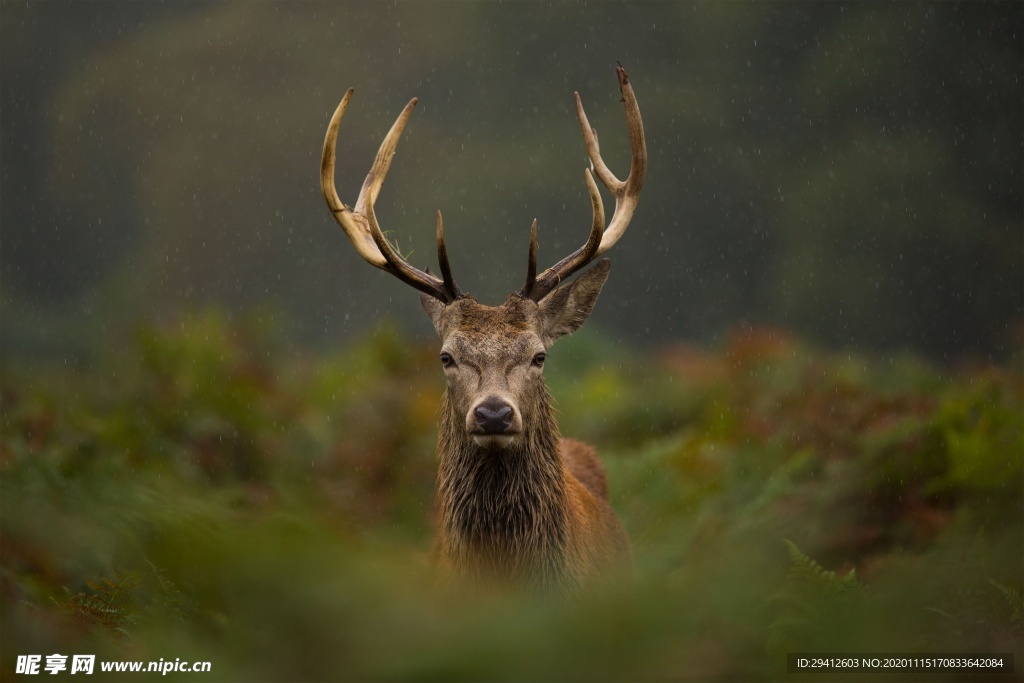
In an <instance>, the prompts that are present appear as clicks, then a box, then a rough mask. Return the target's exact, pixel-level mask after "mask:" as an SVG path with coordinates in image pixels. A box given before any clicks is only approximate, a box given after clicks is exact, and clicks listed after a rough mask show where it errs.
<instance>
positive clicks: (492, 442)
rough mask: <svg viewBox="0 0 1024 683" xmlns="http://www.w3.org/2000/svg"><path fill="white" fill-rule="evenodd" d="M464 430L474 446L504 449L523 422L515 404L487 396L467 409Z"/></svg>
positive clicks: (494, 396)
mask: <svg viewBox="0 0 1024 683" xmlns="http://www.w3.org/2000/svg"><path fill="white" fill-rule="evenodd" d="M466 428H467V430H468V431H469V433H470V435H471V436H472V437H473V441H474V442H475V443H476V445H478V446H481V447H483V448H505V447H506V446H508V445H509V444H510V443H512V440H513V439H514V438H515V436H516V435H517V434H519V433H520V432H521V431H522V428H523V421H522V418H521V417H520V415H519V411H518V410H516V407H515V404H513V403H512V402H511V401H508V400H506V399H504V398H502V397H501V396H496V395H493V396H487V397H485V398H484V399H483V400H481V401H478V402H477V403H476V404H474V405H473V407H472V408H470V409H469V413H468V414H467V415H466Z"/></svg>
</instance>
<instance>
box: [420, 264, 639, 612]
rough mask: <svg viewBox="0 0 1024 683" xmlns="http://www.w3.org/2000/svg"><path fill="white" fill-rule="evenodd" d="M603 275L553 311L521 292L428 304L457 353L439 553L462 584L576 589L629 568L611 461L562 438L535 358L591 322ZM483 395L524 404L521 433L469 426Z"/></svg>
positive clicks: (564, 294)
mask: <svg viewBox="0 0 1024 683" xmlns="http://www.w3.org/2000/svg"><path fill="white" fill-rule="evenodd" d="M595 271H597V272H595ZM607 271H608V269H607V266H604V267H603V268H601V269H597V268H595V269H594V270H593V271H591V272H590V273H588V274H586V275H584V276H583V277H581V278H580V279H578V280H577V281H576V282H574V283H572V284H571V285H568V286H566V287H564V288H563V289H561V290H556V292H558V293H559V295H560V296H559V298H558V299H557V301H555V303H554V304H549V305H547V306H546V305H545V304H546V303H547V300H546V299H545V300H542V301H541V302H540V304H536V303H534V302H532V301H530V300H528V299H525V298H523V297H520V296H518V295H512V296H510V297H509V298H508V300H506V302H505V303H504V304H503V305H502V306H497V307H488V306H483V305H481V304H479V303H477V302H476V301H475V300H473V299H471V298H468V297H467V298H463V299H459V300H457V301H455V302H453V303H451V304H449V305H447V306H445V305H443V304H436V303H434V302H432V301H431V300H428V299H424V300H423V303H424V308H425V309H426V310H427V312H428V314H430V316H431V318H432V319H433V321H434V325H435V327H436V328H437V330H438V333H439V335H440V336H441V339H442V342H443V346H442V348H443V349H445V352H446V353H448V354H451V356H452V357H453V358H454V359H455V360H454V362H453V363H452V364H451V366H450V367H448V368H446V371H445V374H446V377H447V379H448V387H447V390H446V391H445V396H444V402H443V408H442V415H441V423H440V429H439V432H438V448H437V450H438V461H439V462H438V513H439V529H438V542H437V545H436V548H435V555H436V558H437V561H438V566H439V568H440V570H441V571H442V573H443V575H444V577H445V578H446V579H448V580H450V581H451V582H453V584H454V585H456V586H465V585H466V583H467V582H470V583H480V584H485V585H498V586H510V585H511V586H515V587H526V588H529V589H539V590H542V591H550V590H554V591H556V592H559V593H563V594H570V595H571V594H575V593H578V592H579V591H580V590H581V589H583V588H585V587H588V586H592V585H593V584H595V583H598V582H600V581H601V580H603V579H605V578H607V577H610V576H614V575H617V574H620V573H621V572H623V571H628V569H629V567H630V565H631V559H630V548H629V540H628V538H627V537H626V533H625V531H624V530H623V528H622V525H621V524H620V523H619V520H618V518H617V517H616V515H615V513H614V511H613V510H612V508H611V506H610V505H609V504H608V486H607V481H606V478H605V473H604V468H603V467H602V465H601V462H600V461H599V460H598V458H597V455H596V454H595V453H594V450H593V449H592V448H590V447H589V446H587V445H586V444H583V443H580V442H578V441H572V440H569V439H561V438H560V436H559V433H558V426H557V424H556V423H555V419H554V411H553V409H552V407H551V403H550V398H549V395H548V392H547V388H546V387H545V386H544V381H543V378H542V376H541V369H540V367H539V366H537V365H536V364H531V359H533V358H534V357H535V355H536V353H538V350H540V351H543V350H545V349H546V348H547V347H548V346H549V345H550V344H551V343H552V342H553V341H554V339H556V338H557V337H558V336H560V335H562V334H567V333H569V332H571V331H573V330H575V329H576V328H578V327H579V325H581V324H582V323H583V320H585V319H586V316H587V314H589V312H590V309H591V307H592V306H593V304H594V301H596V298H597V293H598V292H599V291H600V288H601V286H602V285H603V284H604V279H605V278H606V277H607ZM577 285H580V286H579V287H577ZM574 290H575V291H574ZM485 396H500V397H502V398H503V399H504V400H507V401H508V402H509V404H510V405H512V406H515V409H516V422H515V423H514V424H515V427H516V432H515V435H514V437H510V438H509V440H508V441H507V443H505V442H503V444H502V445H500V446H496V445H492V444H487V445H480V442H479V441H478V440H476V439H475V438H474V436H473V434H472V433H471V431H470V429H468V428H467V424H470V425H471V424H472V420H471V418H467V415H469V416H472V409H473V406H474V405H476V404H477V402H478V401H480V400H481V399H482V398H483V397H485Z"/></svg>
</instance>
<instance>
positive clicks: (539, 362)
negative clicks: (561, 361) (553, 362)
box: [533, 351, 548, 368]
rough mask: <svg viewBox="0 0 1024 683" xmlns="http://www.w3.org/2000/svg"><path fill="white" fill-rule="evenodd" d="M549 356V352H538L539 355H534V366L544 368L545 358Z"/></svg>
mask: <svg viewBox="0 0 1024 683" xmlns="http://www.w3.org/2000/svg"><path fill="white" fill-rule="evenodd" d="M547 357H548V354H546V353H544V352H543V351H541V352H540V353H538V354H537V355H535V356H534V357H533V365H534V367H537V368H542V367H544V360H545V359H546V358H547Z"/></svg>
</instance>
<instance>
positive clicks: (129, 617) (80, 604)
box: [62, 569, 142, 638]
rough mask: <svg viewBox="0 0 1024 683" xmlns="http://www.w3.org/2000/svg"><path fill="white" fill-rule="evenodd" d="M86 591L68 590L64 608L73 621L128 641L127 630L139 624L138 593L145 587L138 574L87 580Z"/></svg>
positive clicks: (128, 632)
mask: <svg viewBox="0 0 1024 683" xmlns="http://www.w3.org/2000/svg"><path fill="white" fill-rule="evenodd" d="M85 585H86V588H87V589H88V590H87V591H80V592H78V593H74V594H72V593H71V591H70V590H68V589H67V588H65V589H64V590H65V592H66V594H67V599H66V600H65V601H64V603H63V605H62V607H63V609H64V611H65V612H66V613H67V614H69V615H70V616H71V617H72V618H73V619H76V620H78V621H81V622H84V623H85V624H88V625H89V626H98V627H101V628H104V629H107V630H109V631H111V632H114V633H117V634H120V635H122V636H125V637H127V638H130V637H131V632H130V631H129V630H128V627H129V626H131V625H132V624H134V623H135V622H137V621H138V618H139V612H140V605H139V601H138V597H137V591H138V589H139V587H140V586H141V585H142V575H141V574H140V573H139V572H131V571H129V572H125V571H121V570H119V569H115V570H114V572H113V575H112V576H111V577H110V578H107V577H102V576H101V577H100V578H99V579H97V580H96V581H93V580H86V582H85Z"/></svg>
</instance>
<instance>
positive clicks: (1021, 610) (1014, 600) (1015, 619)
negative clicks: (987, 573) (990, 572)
mask: <svg viewBox="0 0 1024 683" xmlns="http://www.w3.org/2000/svg"><path fill="white" fill-rule="evenodd" d="M988 582H989V583H990V584H992V585H993V586H995V588H996V590H998V591H999V593H1000V595H1002V596H1003V599H1004V600H1006V604H1007V605H1008V606H1009V607H1010V623H1011V624H1014V625H1017V626H1019V625H1021V624H1022V623H1024V596H1022V595H1021V593H1020V591H1018V590H1016V589H1015V588H1011V587H1010V586H1007V585H1006V584H1003V583H999V582H998V581H995V580H993V579H989V580H988Z"/></svg>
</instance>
